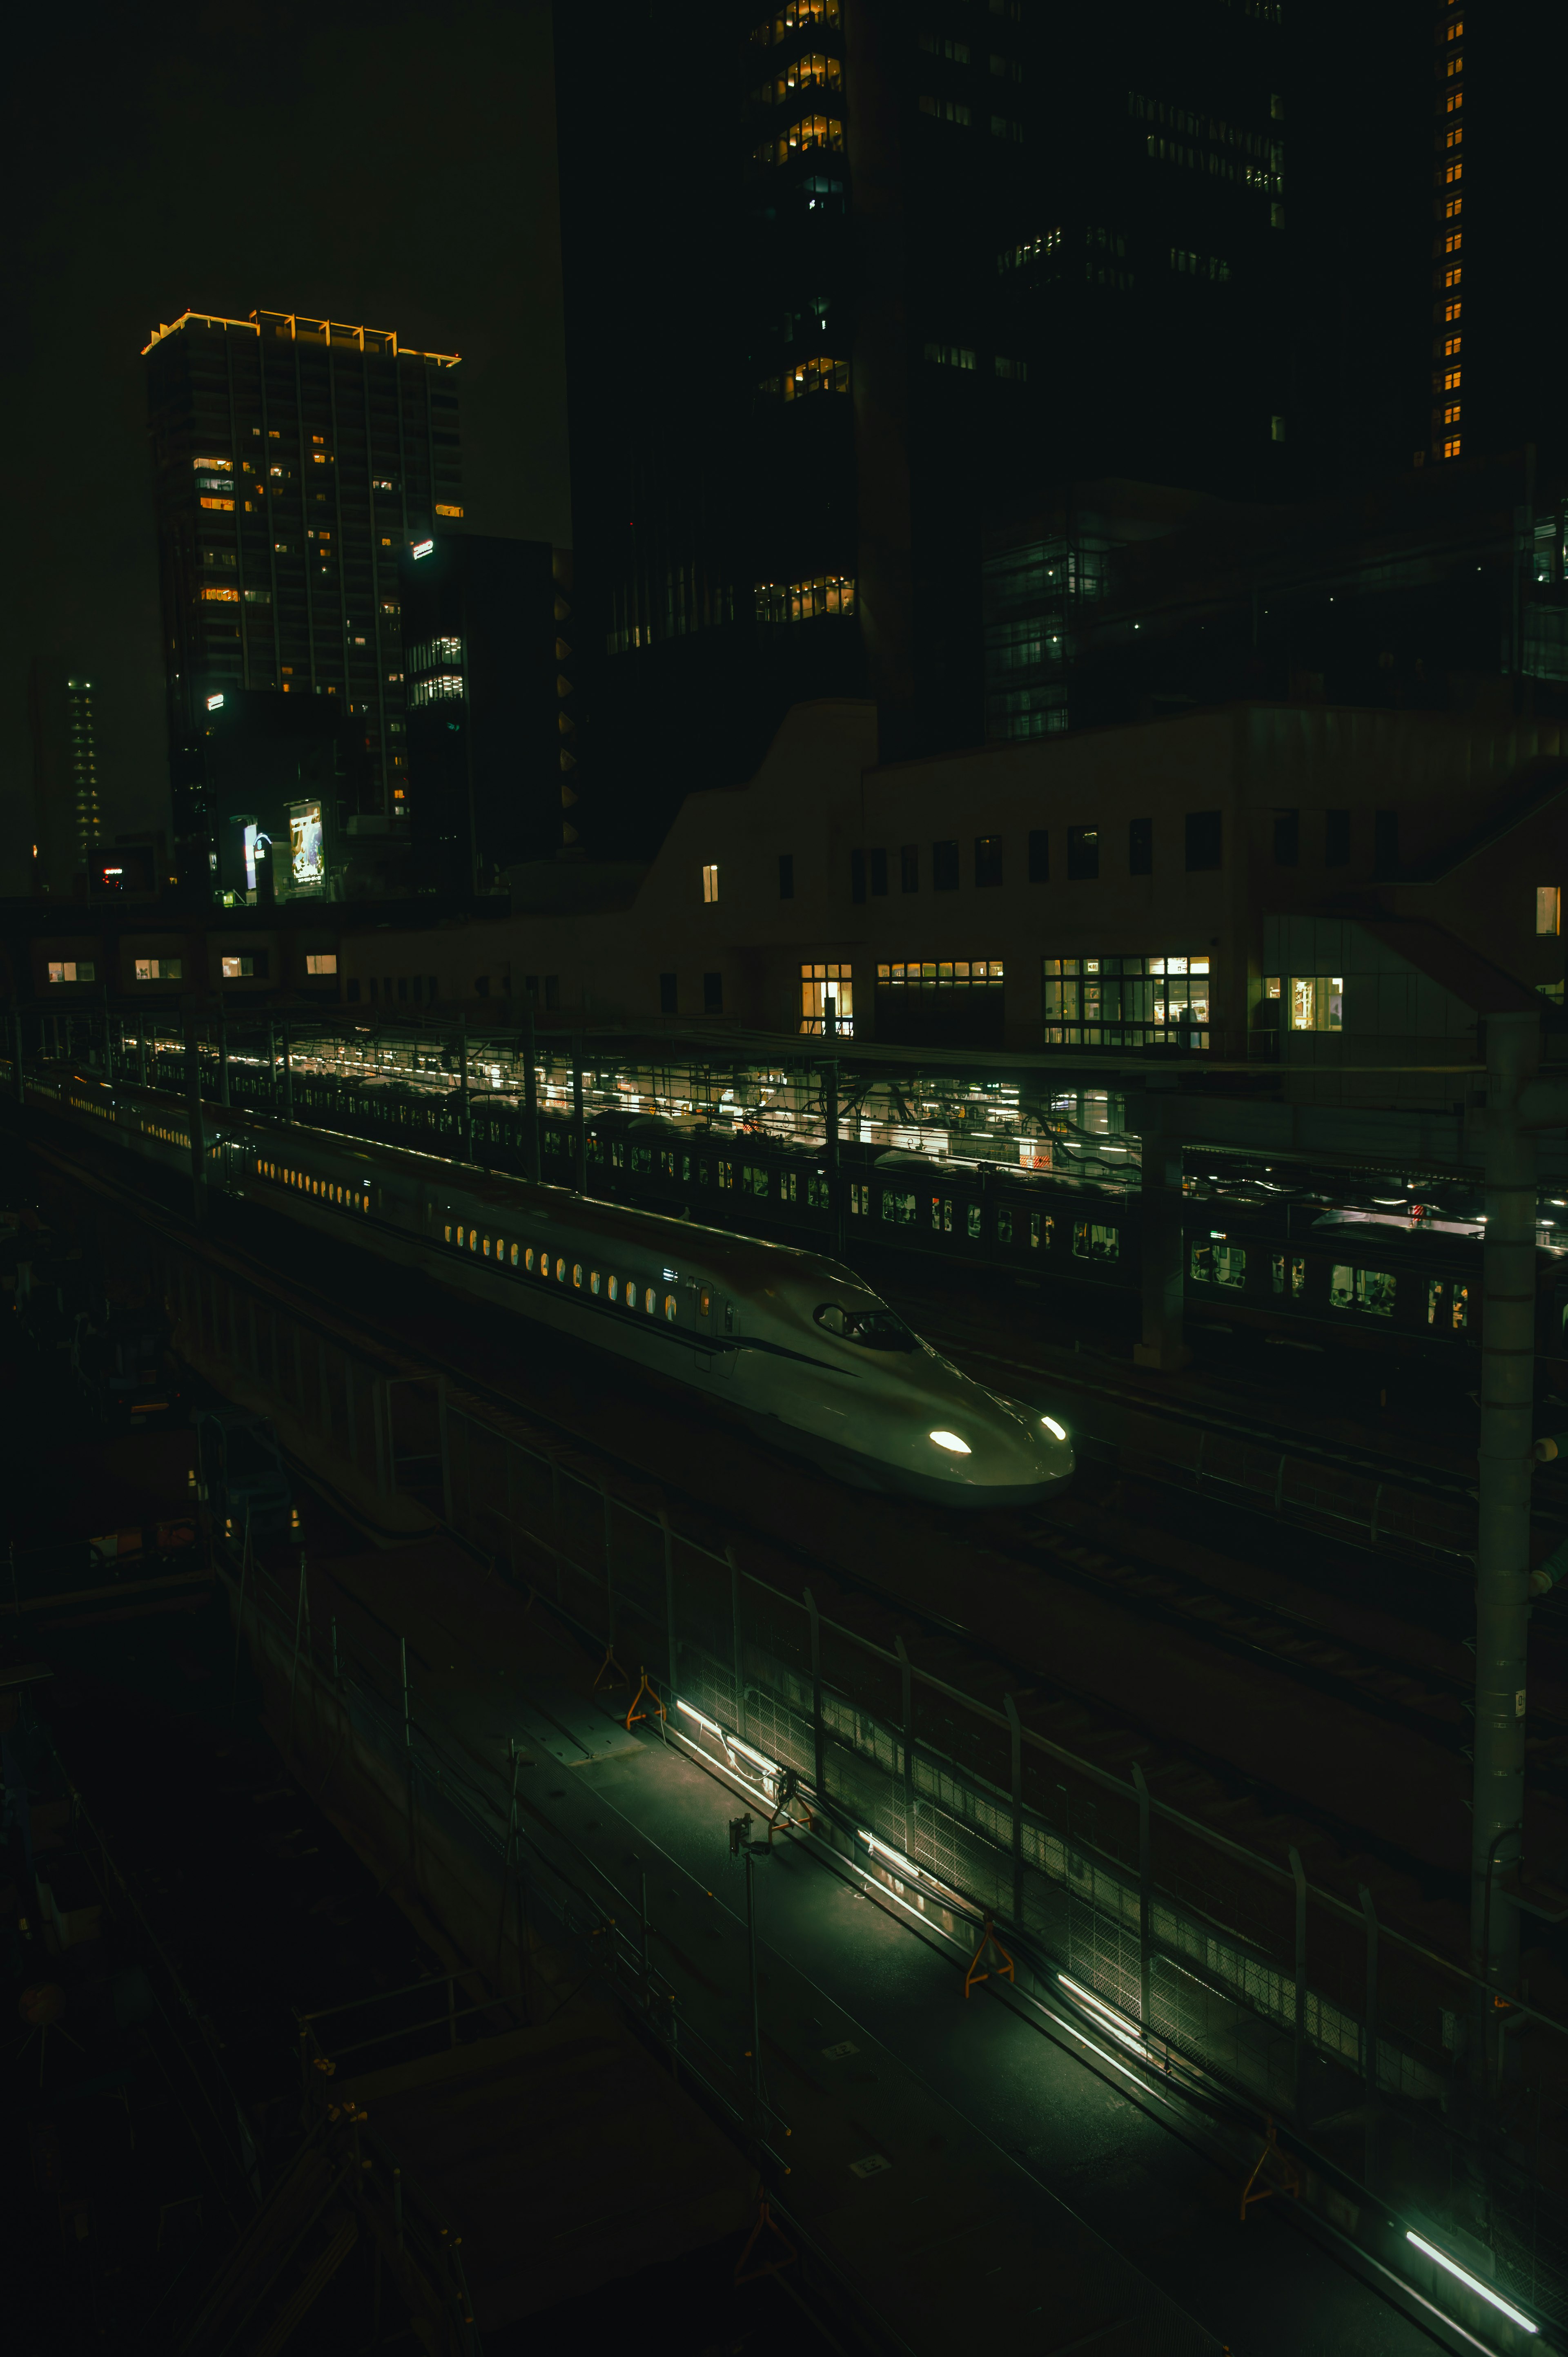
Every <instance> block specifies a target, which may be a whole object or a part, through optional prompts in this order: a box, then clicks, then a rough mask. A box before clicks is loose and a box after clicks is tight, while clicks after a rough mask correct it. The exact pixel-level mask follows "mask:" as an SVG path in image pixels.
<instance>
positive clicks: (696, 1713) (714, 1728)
mask: <svg viewBox="0 0 1568 2357" xmlns="http://www.w3.org/2000/svg"><path fill="white" fill-rule="evenodd" d="M675 1707H676V1709H677V1710H679V1711H683V1712H684V1713H685V1715H686V1717H688V1718H694V1719H695V1720H696V1722H697V1725H698V1726H699V1727H703V1728H704V1729H705V1731H706V1732H707V1733H708V1734H709V1735H716V1736H717V1737H718V1738H719V1741H720V1742H721V1743H722V1742H723V1741H724V1739H725V1731H724V1728H723V1727H721V1726H720V1725H719V1723H718V1720H717V1719H716V1718H710V1717H708V1714H707V1712H706V1711H705V1710H699V1709H698V1708H697V1706H696V1704H695V1703H693V1702H682V1700H681V1698H680V1696H679V1695H677V1696H676V1698H675Z"/></svg>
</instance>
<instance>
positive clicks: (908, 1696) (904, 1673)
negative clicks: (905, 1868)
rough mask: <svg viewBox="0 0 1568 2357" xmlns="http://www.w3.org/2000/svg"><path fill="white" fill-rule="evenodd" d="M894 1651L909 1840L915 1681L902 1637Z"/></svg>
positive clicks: (913, 1808) (912, 1807)
mask: <svg viewBox="0 0 1568 2357" xmlns="http://www.w3.org/2000/svg"><path fill="white" fill-rule="evenodd" d="M893 1650H894V1652H896V1653H897V1656H898V1683H899V1686H900V1688H901V1690H902V1692H901V1699H900V1703H899V1708H900V1710H901V1711H902V1713H903V1720H904V1820H905V1835H906V1838H908V1832H909V1820H910V1819H911V1818H912V1817H913V1815H914V1813H915V1697H914V1680H913V1679H912V1678H911V1676H910V1674H909V1656H908V1653H907V1652H905V1650H904V1640H903V1638H902V1637H897V1636H896V1637H895V1638H894V1640H893Z"/></svg>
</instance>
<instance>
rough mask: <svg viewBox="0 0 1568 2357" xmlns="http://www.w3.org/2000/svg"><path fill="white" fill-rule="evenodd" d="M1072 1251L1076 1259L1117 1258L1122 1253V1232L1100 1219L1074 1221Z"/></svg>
mask: <svg viewBox="0 0 1568 2357" xmlns="http://www.w3.org/2000/svg"><path fill="white" fill-rule="evenodd" d="M1072 1251H1073V1258H1074V1259H1075V1260H1117V1259H1120V1257H1121V1253H1122V1232H1121V1230H1120V1229H1119V1228H1114V1227H1108V1226H1106V1225H1104V1224H1102V1222H1100V1221H1099V1220H1078V1221H1075V1222H1074V1223H1073V1231H1072Z"/></svg>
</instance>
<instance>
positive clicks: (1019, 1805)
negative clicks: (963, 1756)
mask: <svg viewBox="0 0 1568 2357" xmlns="http://www.w3.org/2000/svg"><path fill="white" fill-rule="evenodd" d="M1002 1707H1003V1709H1004V1711H1005V1712H1006V1713H1007V1736H1008V1749H1009V1751H1010V1752H1011V1755H1012V1770H1013V1921H1014V1922H1015V1923H1022V1921H1023V1920H1024V1731H1023V1729H1022V1727H1020V1726H1019V1724H1018V1706H1017V1704H1016V1703H1015V1701H1014V1699H1013V1697H1012V1695H1003V1697H1002Z"/></svg>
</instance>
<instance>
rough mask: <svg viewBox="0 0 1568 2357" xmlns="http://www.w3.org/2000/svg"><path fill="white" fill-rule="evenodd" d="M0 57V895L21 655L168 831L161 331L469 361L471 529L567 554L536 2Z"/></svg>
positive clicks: (288, 19)
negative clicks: (10, 189)
mask: <svg viewBox="0 0 1568 2357" xmlns="http://www.w3.org/2000/svg"><path fill="white" fill-rule="evenodd" d="M8 63H9V66H10V76H9V80H10V94H9V100H8V103H7V108H6V113H7V117H8V122H7V128H6V134H5V138H6V146H7V149H8V151H9V160H10V164H11V168H12V171H13V173H14V175H15V194H14V198H13V202H12V205H11V207H10V209H9V210H10V212H11V223H10V236H9V238H8V240H7V243H8V245H9V248H10V253H9V257H8V263H9V268H8V275H10V277H11V279H12V285H13V296H12V300H11V305H10V322H9V331H8V334H7V338H6V345H5V415H6V447H7V448H8V449H9V451H10V452H11V453H12V465H11V476H10V484H11V498H12V500H13V502H14V511H13V521H12V532H11V560H10V563H9V564H8V565H6V567H5V583H6V594H7V617H6V627H5V630H4V633H3V634H0V648H3V652H0V664H3V669H0V810H3V813H4V819H3V825H0V893H14V892H19V891H25V890H26V889H27V864H28V846H29V845H30V841H31V794H32V767H31V763H32V754H31V742H30V738H29V735H28V729H27V666H28V662H29V661H30V659H31V658H32V657H33V656H34V655H35V654H36V655H38V656H39V657H41V658H42V659H43V660H44V661H45V662H51V663H56V664H59V665H60V666H61V667H64V666H66V665H70V666H71V667H73V668H74V667H77V666H80V667H81V669H82V670H84V671H85V672H86V673H87V674H88V676H90V677H91V679H92V680H93V681H94V683H95V684H99V683H101V689H102V693H101V697H100V712H101V720H100V729H99V776H100V781H101V786H102V795H103V803H104V823H105V827H106V830H107V831H108V832H110V833H113V832H114V831H115V830H116V829H121V828H130V827H140V826H147V825H166V823H167V806H168V786H167V762H166V737H165V726H164V706H163V666H162V661H161V657H160V653H159V646H158V619H157V558H156V544H155V541H154V533H153V512H152V489H151V474H150V467H149V463H148V449H147V437H146V425H145V386H144V382H143V375H144V364H143V362H142V360H141V358H140V354H141V350H142V347H143V345H144V344H145V342H146V341H147V338H148V334H149V332H150V330H151V329H152V328H153V327H154V326H155V325H156V324H157V323H158V322H160V321H164V320H169V319H174V318H177V317H178V316H179V314H180V313H181V312H182V311H185V310H199V311H211V312H215V313H220V314H223V315H225V316H227V317H237V318H243V317H245V316H246V314H247V313H248V312H250V311H252V310H253V309H255V308H256V307H267V308H275V309H278V310H292V311H298V312H304V313H307V314H311V315H313V316H316V317H332V318H334V319H338V320H342V321H345V322H347V323H349V324H354V323H362V324H364V325H367V326H370V327H377V328H396V329H397V331H398V335H399V337H400V339H402V340H403V342H405V343H408V344H413V345H415V346H418V347H421V348H423V349H426V350H435V351H456V352H460V353H461V354H462V355H463V371H462V378H463V382H462V393H463V416H464V468H465V506H466V509H467V522H468V523H469V525H470V527H471V528H472V529H474V530H476V531H479V532H493V533H520V534H526V535H532V536H535V537H538V538H541V539H552V540H555V541H558V542H561V543H563V544H570V541H571V506H570V497H569V487H568V481H567V466H566V425H565V388H564V366H563V354H562V331H561V289H560V278H561V266H560V247H559V239H558V235H557V222H556V200H555V134H554V115H553V95H552V88H551V50H550V12H549V7H548V5H547V0H510V5H497V0H455V5H450V6H446V7H442V6H431V5H424V6H412V7H406V8H398V7H395V6H388V5H379V6H370V5H355V0H313V5H307V6H302V5H296V0H274V5H268V6H266V7H261V6H258V5H250V4H249V0H237V5H228V6H223V7H212V8H200V7H194V6H188V5H173V6H166V7H162V8H159V9H157V10H152V9H148V8H145V7H138V6H130V7H102V6H96V7H90V8H86V9H72V10H70V11H59V10H45V9H36V10H30V11H27V12H26V13H25V14H24V15H23V16H21V17H20V18H18V19H17V20H16V21H15V22H14V24H13V27H12V32H11V43H10V57H9V59H8ZM16 508H19V510H20V530H19V532H18V531H17V530H16V513H15V509H16Z"/></svg>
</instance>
